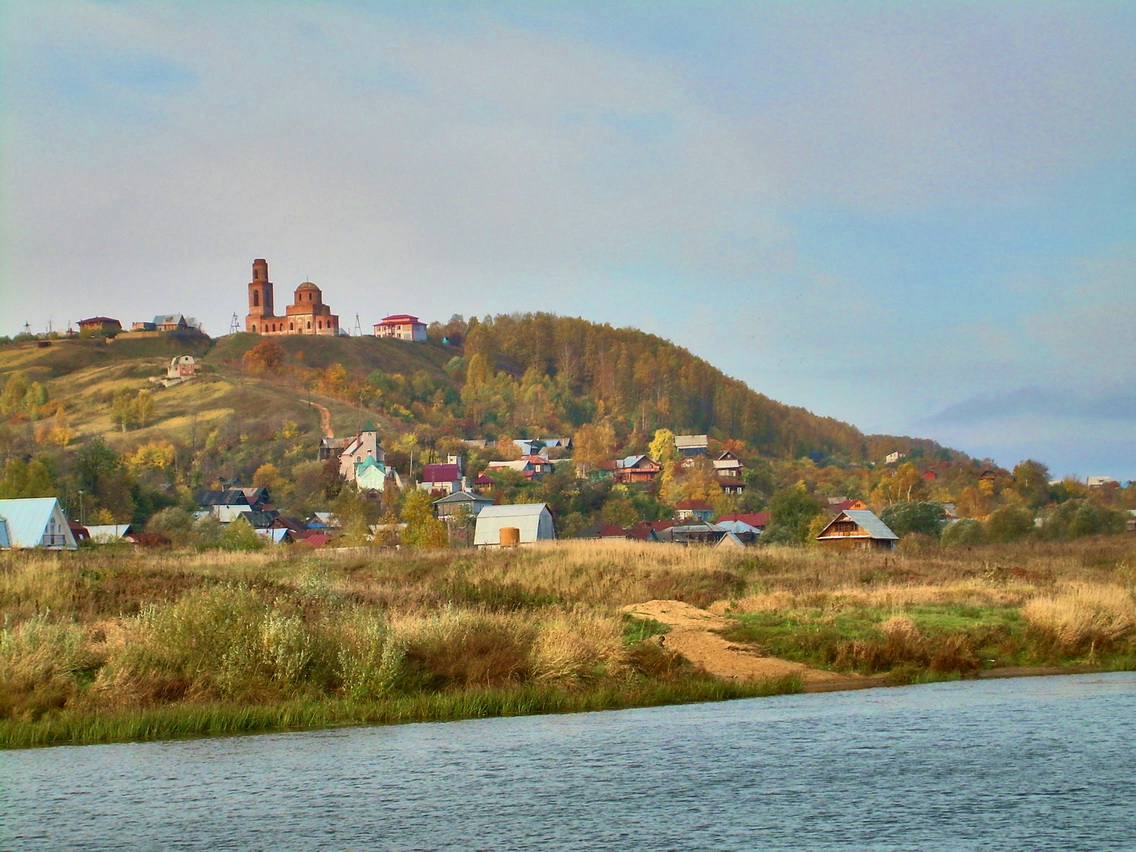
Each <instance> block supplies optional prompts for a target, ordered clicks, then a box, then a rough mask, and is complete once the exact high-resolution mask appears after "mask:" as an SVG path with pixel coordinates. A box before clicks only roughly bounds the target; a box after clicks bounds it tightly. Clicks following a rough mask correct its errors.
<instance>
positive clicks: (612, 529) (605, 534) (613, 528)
mask: <svg viewBox="0 0 1136 852" xmlns="http://www.w3.org/2000/svg"><path fill="white" fill-rule="evenodd" d="M626 537H627V533H626V532H625V531H624V529H623V527H621V526H620V525H619V524H604V525H603V526H602V527H600V538H626Z"/></svg>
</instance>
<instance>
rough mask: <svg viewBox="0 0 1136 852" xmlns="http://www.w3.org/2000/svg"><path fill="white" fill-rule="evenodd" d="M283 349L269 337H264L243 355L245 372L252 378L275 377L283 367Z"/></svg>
mask: <svg viewBox="0 0 1136 852" xmlns="http://www.w3.org/2000/svg"><path fill="white" fill-rule="evenodd" d="M284 355H285V352H284V347H283V346H281V345H280V344H279V343H278V342H277V341H275V340H273V339H272V338H271V337H266V338H264V340H262V341H260V342H259V343H258V344H256V346H254V347H252V348H251V349H250V350H249V351H248V352H246V353H245V355H244V358H243V361H244V365H245V370H246V371H248V372H249V373H252V374H253V375H254V376H263V375H266V374H271V375H275V374H277V373H279V372H280V369H281V367H283V366H284Z"/></svg>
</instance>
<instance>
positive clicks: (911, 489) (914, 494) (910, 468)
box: [870, 462, 927, 506]
mask: <svg viewBox="0 0 1136 852" xmlns="http://www.w3.org/2000/svg"><path fill="white" fill-rule="evenodd" d="M926 492H927V483H926V481H924V479H923V476H922V474H920V473H919V471H918V469H916V467H915V465H913V464H912V463H911V462H905V463H904V464H901V465H900V466H899V468H898V469H897V470H896V471H895V472H894V473H891V474H890V475H889V474H888V473H885V474H884V477H883V478H882V479H881V480H880V482H879V484H878V485H877V486H876V487H875V488H874V489H873V490H872V494H871V497H870V499H871V502H872V503H873V504H875V505H877V506H890V505H891V504H893V503H902V502H908V501H911V500H918V499H920V498H922V497H923V496H924V495H925V494H926Z"/></svg>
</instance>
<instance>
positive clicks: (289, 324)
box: [288, 322, 296, 331]
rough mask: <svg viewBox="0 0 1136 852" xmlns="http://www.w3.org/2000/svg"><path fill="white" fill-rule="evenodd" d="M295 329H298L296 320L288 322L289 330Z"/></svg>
mask: <svg viewBox="0 0 1136 852" xmlns="http://www.w3.org/2000/svg"><path fill="white" fill-rule="evenodd" d="M295 330H296V324H295V323H294V322H290V323H288V331H295Z"/></svg>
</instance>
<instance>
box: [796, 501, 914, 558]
mask: <svg viewBox="0 0 1136 852" xmlns="http://www.w3.org/2000/svg"><path fill="white" fill-rule="evenodd" d="M816 540H817V541H819V542H820V543H821V544H822V545H824V546H825V547H832V548H837V549H843V550H890V549H891V548H893V547H895V543H896V542H897V541H899V536H897V535H896V534H895V533H893V532H892V531H891V530H890V529H889V528H888V525H887V524H885V523H884V522H883V521H881V520H880V519H879V518H877V517H876V515H875V513H874V512H869V511H868V510H866V509H859V510H857V509H846V510H845V511H843V512H841V513H840V514H839V515H837V516H836V517H835V518H833V519H832V520H831V521H829V522H828V524H827V526H825V528H824V529H823V530H821V531H820V535H818V536H817V537H816Z"/></svg>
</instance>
